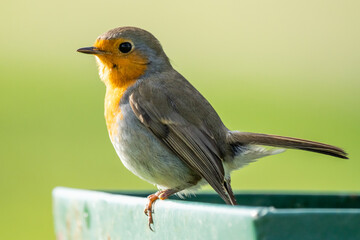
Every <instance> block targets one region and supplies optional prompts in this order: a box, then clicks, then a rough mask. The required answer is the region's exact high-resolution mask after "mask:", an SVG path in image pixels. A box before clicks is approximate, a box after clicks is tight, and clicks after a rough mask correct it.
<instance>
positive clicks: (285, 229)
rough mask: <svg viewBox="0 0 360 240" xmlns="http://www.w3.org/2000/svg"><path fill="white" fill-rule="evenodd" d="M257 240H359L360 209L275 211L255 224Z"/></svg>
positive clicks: (259, 218)
mask: <svg viewBox="0 0 360 240" xmlns="http://www.w3.org/2000/svg"><path fill="white" fill-rule="evenodd" d="M255 226H256V232H257V238H258V239H259V240H260V239H261V240H265V239H266V240H278V239H292V240H310V239H326V240H354V239H360V209H351V208H348V209H326V208H324V209H276V210H273V211H267V212H266V213H265V214H264V215H263V216H259V217H258V218H257V219H256V220H255Z"/></svg>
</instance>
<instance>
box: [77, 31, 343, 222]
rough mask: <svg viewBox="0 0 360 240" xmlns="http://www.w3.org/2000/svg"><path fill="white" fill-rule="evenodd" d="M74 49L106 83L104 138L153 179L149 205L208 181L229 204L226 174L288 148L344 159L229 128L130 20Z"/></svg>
mask: <svg viewBox="0 0 360 240" xmlns="http://www.w3.org/2000/svg"><path fill="white" fill-rule="evenodd" d="M77 51H78V52H81V53H87V54H93V55H95V56H96V60H97V63H98V65H99V74H100V78H101V80H102V81H103V82H104V83H105V85H106V96H105V119H106V124H107V129H108V131H109V135H110V139H111V142H112V144H113V145H114V147H115V150H116V152H117V154H118V155H119V157H120V159H121V161H122V163H123V164H124V165H125V167H126V168H127V169H129V170H130V171H131V172H133V173H134V174H135V175H137V176H138V177H140V178H142V179H144V180H146V181H148V182H150V183H152V184H154V185H156V186H157V187H158V189H159V191H158V192H156V193H155V194H152V195H150V196H149V197H148V199H149V202H148V204H147V206H146V208H145V214H147V215H148V217H149V226H150V228H151V224H152V223H153V218H152V204H153V202H154V201H156V200H157V199H159V198H160V199H166V198H168V197H169V196H170V195H173V194H176V193H187V192H192V191H194V190H196V189H198V188H199V187H200V186H201V185H204V184H207V183H208V184H210V186H211V187H212V188H213V189H214V190H215V191H216V192H217V193H218V194H219V195H220V197H221V198H222V199H223V200H224V201H225V202H226V203H227V204H231V205H235V204H236V200H235V197H234V194H233V192H232V189H231V185H230V173H231V172H232V171H233V170H236V169H239V168H241V167H243V166H244V165H247V164H248V163H250V162H253V161H255V160H256V159H258V158H261V157H265V156H269V155H273V154H277V153H279V152H282V149H275V150H274V149H271V150H269V149H266V148H264V147H261V146H260V145H265V146H272V147H281V148H293V149H301V150H306V151H312V152H317V153H322V154H327V155H331V156H335V157H339V158H347V157H346V155H347V154H346V153H345V152H344V151H343V150H342V149H341V148H338V147H335V146H331V145H327V144H323V143H318V142H312V141H308V140H303V139H297V138H290V137H281V136H275V135H267V134H258V133H248V132H238V131H231V130H229V129H228V128H227V127H226V126H225V125H224V124H223V123H222V121H221V119H220V117H219V116H218V114H217V113H216V111H215V110H214V109H213V108H212V106H211V105H210V104H209V102H208V101H207V100H206V99H205V98H204V97H203V96H202V95H201V94H200V93H199V92H198V91H197V90H196V89H195V88H194V87H193V86H192V85H191V84H190V83H189V82H188V81H187V80H186V79H185V78H184V77H183V76H182V75H181V74H180V73H178V72H177V71H176V70H174V68H173V67H172V66H171V64H170V62H169V59H168V57H167V56H166V54H165V52H164V51H163V49H162V47H161V45H160V43H159V41H158V40H157V39H156V38H155V37H154V36H153V35H152V34H151V33H149V32H147V31H145V30H142V29H139V28H135V27H120V28H115V29H112V30H110V31H108V32H106V33H104V34H102V35H101V36H99V37H98V38H97V40H96V42H95V44H94V46H93V47H87V48H80V49H78V50H77Z"/></svg>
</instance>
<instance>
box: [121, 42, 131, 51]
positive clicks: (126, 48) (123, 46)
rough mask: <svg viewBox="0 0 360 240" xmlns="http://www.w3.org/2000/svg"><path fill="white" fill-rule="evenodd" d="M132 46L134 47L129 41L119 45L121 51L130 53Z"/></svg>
mask: <svg viewBox="0 0 360 240" xmlns="http://www.w3.org/2000/svg"><path fill="white" fill-rule="evenodd" d="M131 48H132V46H131V43H129V42H123V43H121V44H120V46H119V50H120V52H122V53H128V52H130V50H131Z"/></svg>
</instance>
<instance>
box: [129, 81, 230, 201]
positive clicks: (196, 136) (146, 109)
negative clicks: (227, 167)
mask: <svg viewBox="0 0 360 240" xmlns="http://www.w3.org/2000/svg"><path fill="white" fill-rule="evenodd" d="M141 88H142V86H141V85H140V86H138V88H137V89H135V90H134V91H133V93H132V94H131V95H130V97H129V102H130V105H131V108H132V110H133V112H134V113H135V115H136V116H137V118H138V119H139V120H140V121H141V122H142V123H143V124H144V125H145V126H146V127H148V128H149V129H150V130H151V131H152V132H153V133H154V134H155V135H156V136H157V137H158V138H159V139H160V140H161V141H163V142H164V143H165V144H166V146H168V147H169V148H170V149H171V150H172V151H173V152H174V153H175V154H176V155H177V156H178V157H179V158H180V159H182V160H183V161H184V162H185V163H186V164H187V165H188V166H189V167H190V168H191V169H193V170H194V171H195V172H197V173H198V174H199V175H200V176H202V177H203V178H204V179H205V180H206V181H207V182H208V183H209V184H210V185H211V186H212V187H213V188H214V190H215V191H216V192H217V193H218V194H219V195H220V196H221V198H222V199H223V200H224V201H225V202H226V203H228V204H233V205H234V204H235V198H234V197H233V194H232V192H231V188H230V189H229V188H228V187H227V185H226V183H225V177H224V168H223V165H222V159H221V157H220V152H219V149H218V148H217V145H216V142H215V139H214V138H212V137H211V136H210V135H209V133H208V132H207V131H206V128H205V127H203V126H195V125H194V124H192V123H190V122H189V121H187V120H186V119H185V118H183V117H182V116H181V115H180V114H179V113H178V112H177V111H176V105H174V104H175V103H174V101H172V99H171V97H170V96H168V95H166V94H165V93H164V91H163V89H161V87H159V86H156V87H151V86H149V84H148V85H146V88H142V89H141ZM229 191H230V192H229Z"/></svg>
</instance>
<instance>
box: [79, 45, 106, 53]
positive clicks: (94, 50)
mask: <svg viewBox="0 0 360 240" xmlns="http://www.w3.org/2000/svg"><path fill="white" fill-rule="evenodd" d="M77 51H78V52H81V53H86V54H104V53H105V51H102V50H100V49H98V48H96V47H85V48H79V49H78V50H77Z"/></svg>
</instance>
